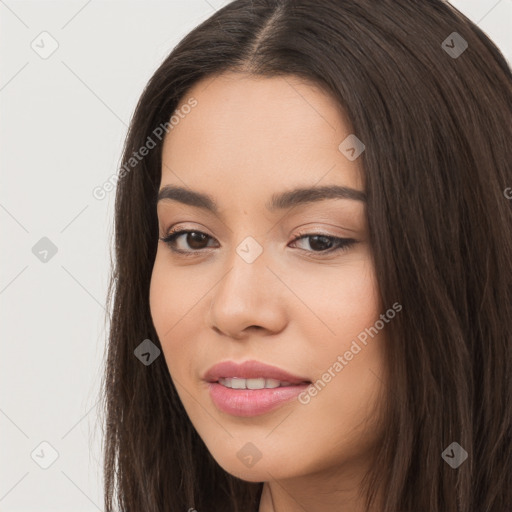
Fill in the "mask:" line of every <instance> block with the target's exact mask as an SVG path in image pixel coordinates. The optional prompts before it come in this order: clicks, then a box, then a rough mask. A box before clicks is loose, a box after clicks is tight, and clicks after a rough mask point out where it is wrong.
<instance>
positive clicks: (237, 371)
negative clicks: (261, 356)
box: [203, 361, 310, 384]
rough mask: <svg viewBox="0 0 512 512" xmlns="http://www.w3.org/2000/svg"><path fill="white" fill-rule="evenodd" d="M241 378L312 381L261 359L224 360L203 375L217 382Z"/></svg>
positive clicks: (294, 381)
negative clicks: (262, 361)
mask: <svg viewBox="0 0 512 512" xmlns="http://www.w3.org/2000/svg"><path fill="white" fill-rule="evenodd" d="M233 377H237V378H239V379H257V378H264V379H276V380H280V381H282V382H290V383H291V384H300V383H301V382H310V380H309V379H308V378H306V377H298V376H296V375H292V374H291V373H288V372H286V371H284V370H281V368H277V367H276V366H270V365H268V364H264V363H260V362H259V361H244V362H243V363H241V364H238V363H235V362H234V361H223V362H222V363H218V364H216V365H214V366H212V367H211V368H210V369H209V370H208V371H207V372H206V373H205V375H204V376H203V379H204V380H206V381H207V382H217V381H218V380H219V379H220V378H233Z"/></svg>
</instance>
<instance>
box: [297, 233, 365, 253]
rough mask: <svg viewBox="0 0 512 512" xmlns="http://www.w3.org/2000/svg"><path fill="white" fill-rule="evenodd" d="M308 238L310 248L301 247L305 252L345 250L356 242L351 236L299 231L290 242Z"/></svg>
mask: <svg viewBox="0 0 512 512" xmlns="http://www.w3.org/2000/svg"><path fill="white" fill-rule="evenodd" d="M302 240H304V241H305V240H309V241H308V245H309V247H311V249H313V250H312V251H311V250H308V249H303V250H305V251H306V252H312V253H319V254H320V255H323V254H330V253H334V252H339V251H344V250H347V249H348V248H349V247H351V246H352V245H354V244H356V243H357V240H354V239H353V238H340V237H337V236H332V235H324V234H322V233H299V234H298V236H297V237H296V238H294V240H293V241H292V243H295V242H298V241H302Z"/></svg>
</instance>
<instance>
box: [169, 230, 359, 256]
mask: <svg viewBox="0 0 512 512" xmlns="http://www.w3.org/2000/svg"><path fill="white" fill-rule="evenodd" d="M188 233H197V234H201V235H206V236H207V237H208V238H210V239H213V237H211V236H210V235H207V234H206V233H203V232H202V231H197V230H195V229H182V230H175V231H172V230H171V231H170V232H169V233H168V234H167V236H166V237H165V238H160V240H161V241H162V242H164V243H165V244H167V246H168V247H169V248H170V249H171V251H173V252H174V253H177V254H180V255H182V256H185V257H191V256H196V255H197V254H198V253H199V252H202V251H204V250H205V249H196V250H194V249H193V250H191V251H182V250H180V249H176V247H174V243H175V242H176V239H177V238H178V237H179V236H181V235H184V234H188ZM315 236H318V237H323V238H327V239H328V240H330V241H331V242H334V243H335V244H337V247H334V248H333V247H331V248H330V249H327V250H325V251H308V250H306V249H301V250H302V251H304V252H306V253H313V254H319V255H325V254H332V253H337V252H342V251H346V250H347V249H348V248H349V247H351V246H353V245H354V244H356V243H357V240H354V239H353V238H340V237H337V236H330V235H324V234H323V233H297V236H296V237H295V238H294V239H293V240H292V243H293V242H296V241H298V240H301V239H303V238H312V237H315Z"/></svg>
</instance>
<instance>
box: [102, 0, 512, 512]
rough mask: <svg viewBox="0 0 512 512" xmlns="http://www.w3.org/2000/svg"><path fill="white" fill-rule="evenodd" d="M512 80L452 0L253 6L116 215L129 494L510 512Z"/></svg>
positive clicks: (266, 509) (111, 377)
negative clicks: (455, 7)
mask: <svg viewBox="0 0 512 512" xmlns="http://www.w3.org/2000/svg"><path fill="white" fill-rule="evenodd" d="M511 105H512V80H511V72H510V68H509V66H508V65H507V63H506V61H505V59H504V58H503V56H502V55H501V53H500V52H499V50H498V49H497V48H496V46H495V45H494V44H493V43H492V42H491V41H490V40H489V39H488V38H487V37H486V36H485V34H483V33H482V31H481V30H479V28H478V27H477V26H475V25H474V24H473V23H471V22H470V21H469V20H468V19H467V18H466V17H464V16H463V15H462V14H461V13H460V12H458V11H457V10H456V9H454V8H453V7H451V6H450V5H449V4H447V3H445V2H443V1H441V0H436V1H434V0H431V1H429V2H425V1H419V0H418V1H411V0H395V1H393V2H391V1H389V0H388V1H383V2H370V1H369V0H345V1H343V2H341V1H335V0H324V1H322V2H314V1H313V0H296V1H291V0H288V1H286V0H255V1H248V0H236V1H234V2H232V3H230V4H229V5H227V6H225V7H224V8H223V9H221V10H219V11H218V12H216V13H215V14H214V15H212V16H211V17H210V18H209V19H208V20H206V21H205V22H204V23H202V24H201V25H200V26H198V27H197V28H196V29H194V30H193V31H192V32H191V33H190V34H189V35H187V36H186V37H185V38H184V39H183V40H182V41H181V42H180V43H179V44H178V46H177V47H176V48H175V49H174V50H173V51H172V53H171V54H170V55H169V56H168V58H167V59H166V60H165V61H164V62H163V63H162V65H161V66H160V67H159V69H158V70H157V71H156V72H155V74H154V75H153V77H152V78H151V80H150V81H149V83H148V85H147V87H146V89H145V91H144V93H143V94H142V97H141V99H140V101H139V104H138V106H137V109H136V112H135V114H134V117H133V119H132V122H131V126H130V130H129V134H128V137H127V140H126V145H125V150H124V157H123V166H122V172H120V180H119V183H118V188H117V196H116V212H115V247H116V255H115V267H114V269H113V274H112V281H111V285H110V289H109V300H111V301H112V307H113V309H112V323H111V332H110V339H109V345H108V359H107V366H106V373H105V381H104V396H105V404H104V405H105V408H106V413H107V418H106V437H105V443H106V446H105V508H106V510H107V511H111V510H114V508H113V506H114V505H115V503H117V504H118V505H119V507H120V509H121V510H124V511H129V512H133V511H141V510H144V511H148V512H149V511H164V510H166V511H167V510H172V511H175V510H176V511H181V510H190V511H191V512H192V511H193V510H197V511H198V512H203V511H206V510H209V511H221V512H222V511H249V510H252V511H259V512H278V511H279V512H282V511H286V512H288V511H295V510H297V511H302V510H307V511H317V510H322V511H340V510H343V511H347V512H362V511H365V512H374V511H379V512H399V511H400V512H406V511H407V512H408V511H415V512H427V511H428V512H434V511H438V512H474V511H485V512H504V511H506V510H512V491H511V489H512V486H511V485H510V483H511V482H510V474H511V469H512V453H511V441H512V436H511V425H512V403H511V396H512V393H511V391H512V390H511V378H510V375H511V374H512V361H511V351H512V348H511V334H510V333H511V332H512V259H511V254H512V211H511V202H510V200H509V199H508V196H507V193H506V190H510V187H511V186H512V170H511V162H512V149H511V146H510V140H511V135H512V127H511V123H510V110H511V109H510V107H511Z"/></svg>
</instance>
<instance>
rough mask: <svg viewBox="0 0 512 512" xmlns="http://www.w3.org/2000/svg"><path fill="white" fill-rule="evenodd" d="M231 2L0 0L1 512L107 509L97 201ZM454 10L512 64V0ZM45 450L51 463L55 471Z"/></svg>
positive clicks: (101, 232) (103, 266)
mask: <svg viewBox="0 0 512 512" xmlns="http://www.w3.org/2000/svg"><path fill="white" fill-rule="evenodd" d="M226 3H228V2H227V1H225V0H173V1H165V2H156V1H147V0H146V1H126V0H125V1H105V0H103V1H101V0H89V1H86V0H81V1H59V2H57V1H52V2H50V1H30V2H29V1H14V0H5V1H4V0H0V170H1V188H0V223H1V226H2V236H3V240H4V243H3V244H2V251H1V261H2V264H1V271H0V301H1V324H0V325H1V328H2V338H1V342H2V354H1V358H0V365H1V366H0V379H1V386H0V449H1V452H0V511H2V512H14V511H52V512H57V511H66V512H67V511H70V510H74V511H96V510H103V498H102V492H103V484H102V474H101V463H102V460H101V437H102V433H101V428H100V427H99V425H98V416H97V414H96V412H97V411H96V404H97V396H98V389H99V388H98V386H99V380H100V376H101V373H102V360H103V359H102V358H103V351H104V346H105V339H106V333H107V332H108V322H104V318H105V295H106V287H107V282H108V272H109V261H110V260H109V258H110V256H109V251H110V242H109V237H110V234H111V232H112V230H111V224H112V214H113V203H114V194H115V193H114V191H112V192H110V193H108V194H107V197H106V198H105V199H103V200H98V199H95V198H94V197H93V195H92V190H93V188H94V187H96V186H101V185H102V184H103V183H104V182H105V181H106V180H107V179H108V178H109V177H110V176H111V175H112V174H115V173H116V171H117V165H118V162H119V159H120V154H121V149H122V143H123V140H124V137H125V133H126V128H127V124H128V122H129V120H130V117H131V115H132V112H133V109H134V107H135V104H136V102H137V100H138V97H139V95H140V93H141V92H142V89H143V87H144V85H145V84H146V82H147V80H148V79H149V78H150V76H151V75H152V73H153V72H154V71H155V69H156V68H157V66H158V65H159V63H160V62H161V61H162V60H163V59H164V58H165V57H166V56H167V54H168V53H169V52H170V51H171V49H172V48H173V47H174V45H175V44H176V43H177V42H178V41H179V40H180V39H181V38H182V37H183V36H184V35H185V34H186V33H188V32H189V31H190V30H191V29H192V28H193V27H195V26H196V25H198V24H199V23H200V22H201V21H203V20H204V19H206V18H207V17H208V16H210V15H211V14H212V13H213V11H214V10H215V9H218V8H219V7H221V6H222V5H225V4H226ZM452 4H453V5H455V6H456V7H457V8H458V9H459V10H461V11H462V12H463V13H464V14H466V15H467V16H468V17H469V18H470V19H471V20H473V21H474V22H475V23H477V24H478V25H479V26H480V28H481V29H482V30H483V31H484V32H485V33H487V35H488V36H489V37H490V38H491V39H493V40H494V41H495V43H496V44H497V45H498V46H499V47H500V49H501V50H502V52H503V53H504V55H505V57H506V58H507V60H508V61H509V62H512V40H511V37H510V29H511V28H512V23H511V21H512V0H499V1H498V0H472V1H470V0H456V1H455V0H454V1H453V2H452ZM43 31H46V32H48V33H49V34H51V38H53V39H54V40H55V41H56V42H57V43H58V48H57V50H56V51H55V52H54V53H53V54H52V55H51V56H49V57H48V58H46V59H43V58H41V56H40V55H39V54H38V53H36V51H35V50H34V49H33V48H32V47H31V44H33V45H34V46H36V48H40V49H39V50H38V51H40V52H42V51H43V50H44V49H46V50H48V49H50V48H51V44H56V43H52V40H51V39H50V38H49V36H40V34H41V32H43ZM447 36H448V34H447ZM41 38H45V39H44V40H43V41H41ZM33 41H34V43H33ZM439 44H440V45H441V41H439ZM43 237H47V238H48V239H50V240H51V241H52V243H53V244H55V246H56V247H57V253H56V254H55V255H54V256H53V257H50V255H51V253H50V254H49V255H48V256H47V259H48V261H46V262H43V261H41V260H40V259H39V258H38V257H36V255H35V254H34V253H33V251H32V248H33V247H34V246H35V244H36V243H37V242H38V241H39V240H40V239H41V238H43ZM41 257H44V253H41ZM42 442H47V443H49V444H50V445H51V446H52V447H53V448H54V449H55V450H56V452H57V453H58V458H57V459H56V460H55V462H53V464H52V465H51V466H50V467H48V468H47V469H42V468H41V467H40V465H39V464H44V463H45V462H46V463H49V462H51V460H52V459H51V457H52V452H51V449H50V448H49V447H48V446H46V445H41V443H42ZM31 454H32V456H31ZM36 461H37V462H36Z"/></svg>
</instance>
